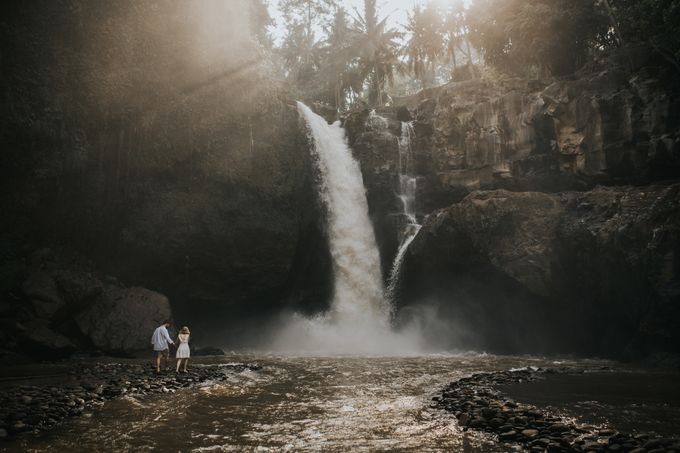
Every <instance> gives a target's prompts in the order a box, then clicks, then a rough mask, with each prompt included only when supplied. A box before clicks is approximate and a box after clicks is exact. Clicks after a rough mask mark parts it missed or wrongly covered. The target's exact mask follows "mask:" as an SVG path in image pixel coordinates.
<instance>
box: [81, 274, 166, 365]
mask: <svg viewBox="0 0 680 453" xmlns="http://www.w3.org/2000/svg"><path fill="white" fill-rule="evenodd" d="M171 314H172V313H171V310H170V303H169V302H168V299H167V298H166V297H165V296H164V295H162V294H160V293H157V292H155V291H151V290H148V289H145V288H139V287H133V288H120V289H113V290H109V291H106V292H104V293H103V294H102V295H101V296H100V297H99V298H98V299H97V300H96V301H95V302H94V303H93V304H92V305H91V306H90V307H89V308H88V309H86V310H85V311H84V312H83V313H81V314H80V315H78V316H77V317H76V322H77V324H78V327H79V328H80V330H81V331H82V333H83V334H84V335H85V336H87V338H89V339H90V341H91V342H92V344H93V345H94V346H95V347H96V348H98V349H100V350H101V351H104V352H106V353H110V354H132V353H135V352H138V351H142V350H144V349H148V348H149V341H150V338H151V334H152V333H153V331H154V329H155V328H156V327H158V325H160V323H161V322H163V321H164V320H167V319H170V317H171Z"/></svg>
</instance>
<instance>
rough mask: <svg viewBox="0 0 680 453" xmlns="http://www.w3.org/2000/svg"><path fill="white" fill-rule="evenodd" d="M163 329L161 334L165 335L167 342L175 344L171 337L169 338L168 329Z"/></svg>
mask: <svg viewBox="0 0 680 453" xmlns="http://www.w3.org/2000/svg"><path fill="white" fill-rule="evenodd" d="M164 330H165V331H164V332H163V334H164V335H165V339H166V340H168V343H170V344H175V342H174V341H172V338H170V334H169V333H168V329H164Z"/></svg>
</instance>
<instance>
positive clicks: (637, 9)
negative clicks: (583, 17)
mask: <svg viewBox="0 0 680 453" xmlns="http://www.w3.org/2000/svg"><path fill="white" fill-rule="evenodd" d="M601 1H602V4H603V6H604V7H605V8H606V9H607V12H608V14H609V17H610V21H611V25H612V27H613V28H614V29H615V30H617V31H618V32H617V34H618V35H619V39H620V40H621V41H623V40H624V39H625V41H626V42H636V41H637V42H639V41H642V42H645V43H647V44H649V45H650V46H651V47H652V48H653V49H654V50H655V51H656V52H657V53H658V54H659V55H661V56H662V57H663V58H664V59H666V61H668V62H669V63H670V64H671V65H672V66H673V67H674V68H675V70H676V71H677V72H680V3H679V2H677V1H675V0H601ZM621 44H623V42H621Z"/></svg>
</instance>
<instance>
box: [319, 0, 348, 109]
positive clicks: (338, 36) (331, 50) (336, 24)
mask: <svg viewBox="0 0 680 453" xmlns="http://www.w3.org/2000/svg"><path fill="white" fill-rule="evenodd" d="M327 35H328V38H327V39H326V47H325V51H326V52H325V56H324V62H323V63H324V64H323V67H322V69H321V73H322V74H321V77H323V78H324V79H325V80H327V81H328V83H329V84H330V85H331V89H332V91H333V98H334V103H335V108H336V109H338V110H342V109H344V108H345V104H346V93H347V90H348V89H350V88H351V74H350V73H351V69H352V60H353V56H352V33H351V30H350V24H349V18H348V16H347V11H345V9H344V8H341V7H339V8H337V9H336V11H335V14H334V15H333V22H332V23H331V25H330V27H329V28H328V30H327Z"/></svg>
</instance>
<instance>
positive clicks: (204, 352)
mask: <svg viewBox="0 0 680 453" xmlns="http://www.w3.org/2000/svg"><path fill="white" fill-rule="evenodd" d="M191 354H192V355H194V356H209V355H225V353H224V351H223V350H222V349H220V348H216V347H214V346H206V347H202V348H194V349H193V351H191Z"/></svg>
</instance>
